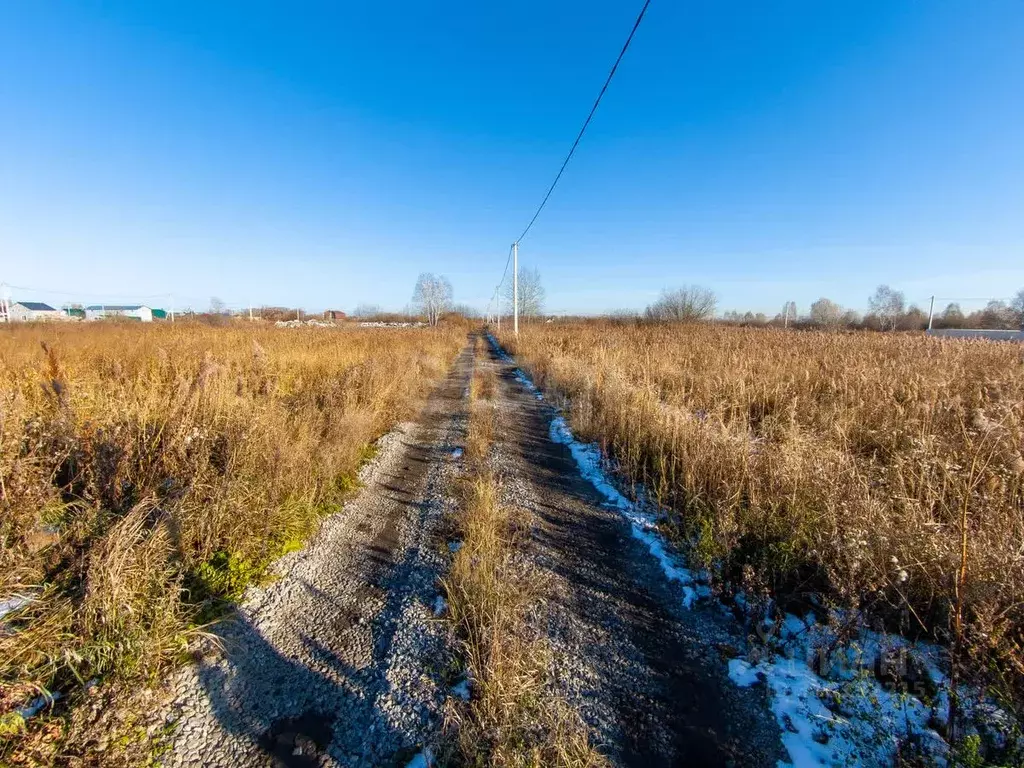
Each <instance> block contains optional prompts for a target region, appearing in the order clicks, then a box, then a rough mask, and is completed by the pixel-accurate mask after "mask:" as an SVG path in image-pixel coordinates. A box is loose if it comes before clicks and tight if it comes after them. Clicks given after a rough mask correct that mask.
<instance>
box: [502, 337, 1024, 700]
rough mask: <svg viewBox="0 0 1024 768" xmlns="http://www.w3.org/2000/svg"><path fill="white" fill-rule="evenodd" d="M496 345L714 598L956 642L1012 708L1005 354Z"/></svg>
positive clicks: (1014, 587) (1013, 609)
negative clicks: (614, 473)
mask: <svg viewBox="0 0 1024 768" xmlns="http://www.w3.org/2000/svg"><path fill="white" fill-rule="evenodd" d="M502 341H503V343H504V344H505V345H506V346H507V348H509V350H510V351H511V352H513V353H514V354H516V355H517V357H518V359H519V360H520V361H521V362H522V364H523V365H524V366H525V367H527V368H528V369H529V370H530V371H531V373H532V374H533V376H534V377H535V380H536V381H537V383H538V384H541V385H543V386H545V387H547V388H548V389H549V390H550V391H552V392H553V393H560V394H561V395H562V396H563V397H564V399H565V401H566V403H567V408H568V414H569V417H570V420H571V423H572V426H573V428H574V429H575V430H576V431H577V432H578V433H579V434H580V435H581V436H582V437H584V438H586V439H591V440H598V441H600V442H601V443H602V444H603V446H604V447H605V449H606V450H607V451H608V453H609V454H610V455H611V456H613V457H614V458H615V459H616V461H617V462H618V463H619V465H620V468H621V470H622V471H623V474H624V475H625V476H626V477H627V478H629V479H632V480H633V481H635V482H638V483H642V484H643V485H644V486H645V487H646V488H647V489H648V491H649V492H650V493H651V494H652V495H653V496H654V497H655V498H656V499H657V501H658V502H660V503H661V504H663V505H665V506H666V507H668V508H670V509H671V510H672V515H671V520H670V523H669V524H668V526H667V527H668V528H669V529H670V532H671V533H675V534H676V535H678V537H679V539H680V541H682V542H685V543H686V544H687V545H688V546H689V548H690V555H691V557H692V558H694V559H695V560H696V561H698V562H700V563H701V564H702V565H704V566H707V567H709V568H712V569H713V570H714V572H715V573H716V574H717V576H718V577H719V578H720V580H721V581H722V582H723V583H725V584H726V585H729V584H731V585H732V586H734V587H736V586H744V587H745V588H747V589H757V588H760V589H762V590H764V591H765V592H766V593H771V594H774V595H775V596H777V597H778V598H779V600H780V602H781V605H782V606H783V607H786V608H789V607H795V605H794V604H802V605H803V606H804V607H809V606H808V598H809V597H810V595H811V594H819V595H825V596H827V597H829V598H831V600H832V601H834V602H836V603H838V604H841V605H843V606H846V607H855V608H858V609H862V610H865V611H868V612H870V614H871V615H872V616H874V617H880V618H881V619H883V620H884V621H886V622H888V624H889V626H890V627H892V628H896V629H900V630H902V631H905V632H909V633H912V634H918V635H920V634H925V635H929V636H933V637H937V638H939V639H940V640H945V641H949V640H950V639H951V636H952V635H955V634H959V635H960V636H961V637H962V641H963V655H964V656H967V655H968V654H970V655H972V656H973V657H974V659H975V660H976V661H977V662H978V663H977V664H976V665H975V666H976V669H982V668H987V669H988V671H989V672H991V673H993V675H992V676H991V677H989V678H988V679H989V682H990V683H993V684H994V685H996V687H997V688H999V689H1001V690H1003V691H1013V692H1014V693H1015V697H1016V698H1017V700H1018V702H1019V701H1020V700H1021V693H1022V690H1024V662H1022V661H1021V659H1022V658H1024V654H1022V648H1024V550H1022V544H1021V543H1022V542H1024V459H1022V456H1021V450H1022V447H1024V443H1022V439H1024V365H1022V361H1024V357H1022V348H1021V347H1020V346H1019V345H1015V344H1004V343H994V342H984V341H970V342H967V341H960V340H938V339H932V338H927V337H924V336H920V335H910V334H899V335H897V334H872V333H860V334H839V333H833V334H829V333H793V332H788V333H787V332H785V331H781V330H771V329H739V328H723V327H714V326H668V325H662V326H657V325H643V324H613V323H593V322H592V323H575V324H559V325H549V326H530V327H527V328H526V329H525V330H523V331H522V332H521V333H520V336H519V338H518V339H515V338H513V337H512V336H511V335H506V336H504V337H503V338H502ZM958 614H960V615H962V618H963V623H962V632H960V633H957V632H956V631H955V630H956V624H957V615H958Z"/></svg>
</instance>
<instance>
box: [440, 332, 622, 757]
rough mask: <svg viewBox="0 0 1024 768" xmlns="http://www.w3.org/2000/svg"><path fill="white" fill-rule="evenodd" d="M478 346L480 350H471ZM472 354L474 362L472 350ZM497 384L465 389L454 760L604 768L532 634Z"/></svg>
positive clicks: (484, 374)
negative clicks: (461, 671) (460, 676)
mask: <svg viewBox="0 0 1024 768" xmlns="http://www.w3.org/2000/svg"><path fill="white" fill-rule="evenodd" d="M478 342H479V340H478ZM476 351H477V354H478V355H479V354H480V353H481V345H480V344H479V343H477V345H476ZM496 392H497V378H496V375H495V373H494V371H493V370H492V369H479V368H478V369H477V370H475V371H474V374H473V379H472V380H471V383H470V397H471V400H470V420H469V430H468V435H467V450H466V456H467V459H468V465H469V469H470V471H469V475H468V477H467V478H466V479H465V482H464V483H463V486H462V489H461V494H460V495H461V499H460V513H459V516H458V520H457V521H456V525H457V528H458V531H459V535H460V536H461V538H462V547H461V548H460V549H459V550H458V552H457V553H456V555H455V557H454V559H453V561H452V565H451V569H450V571H449V574H448V577H447V578H446V580H445V592H446V594H447V596H448V603H449V617H450V619H451V620H452V621H453V622H454V623H455V625H456V627H457V628H458V632H459V635H460V637H461V638H462V640H463V647H464V649H465V654H464V655H465V661H466V666H467V669H468V673H469V676H470V678H471V680H472V681H473V697H472V700H471V702H470V704H469V705H468V707H467V710H468V711H467V712H465V713H460V712H459V711H457V710H456V711H453V712H452V713H451V715H450V726H452V727H451V729H450V730H452V731H454V735H455V741H456V744H457V748H458V753H459V760H460V761H461V762H463V763H465V764H467V765H481V766H483V765H487V766H509V767H512V766H602V765H604V764H605V761H604V760H603V758H602V757H601V756H600V755H599V754H597V752H596V751H595V750H594V749H593V748H592V747H591V746H590V744H589V743H588V737H587V730H586V727H585V725H584V724H583V722H582V720H581V719H580V717H579V715H578V714H577V713H576V712H574V711H573V710H572V709H571V708H570V707H569V706H568V705H567V704H566V703H565V702H564V701H563V700H562V699H561V698H559V697H558V696H557V695H556V694H555V693H554V692H553V691H552V690H551V689H550V686H549V685H548V678H549V674H550V669H551V658H550V652H549V650H548V647H547V645H546V643H545V642H544V640H543V638H541V637H539V636H538V635H537V633H536V629H535V628H533V627H532V624H534V623H535V622H533V621H532V617H533V615H534V613H535V612H536V609H537V605H538V602H539V599H540V589H539V585H538V584H537V583H536V582H535V579H534V578H533V577H532V576H531V574H530V571H529V569H528V568H526V567H524V563H523V562H522V555H521V552H520V550H521V545H522V542H521V540H520V536H521V530H522V526H521V524H520V523H519V521H517V520H516V519H515V518H514V515H513V514H512V511H511V510H509V509H508V508H507V507H506V506H505V505H502V504H500V503H499V499H498V496H499V491H498V485H497V480H496V479H495V477H494V475H493V473H492V471H491V469H490V467H489V465H488V457H489V454H490V450H491V446H492V444H493V439H494V432H495V422H496V411H495V404H494V402H493V397H494V395H495V393H496Z"/></svg>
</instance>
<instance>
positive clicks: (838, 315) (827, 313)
mask: <svg viewBox="0 0 1024 768" xmlns="http://www.w3.org/2000/svg"><path fill="white" fill-rule="evenodd" d="M810 319H811V322H812V323H814V324H815V325H822V326H825V327H826V328H833V327H835V326H837V325H839V324H840V323H841V322H842V321H843V308H842V307H840V306H839V305H838V304H836V303H835V302H834V301H832V300H831V299H826V298H825V297H824V296H823V297H822V298H820V299H818V300H817V301H816V302H814V303H813V304H811V316H810Z"/></svg>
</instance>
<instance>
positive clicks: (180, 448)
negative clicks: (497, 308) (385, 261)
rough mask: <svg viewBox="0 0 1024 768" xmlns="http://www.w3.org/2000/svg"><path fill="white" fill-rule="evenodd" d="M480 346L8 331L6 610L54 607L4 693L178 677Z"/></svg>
mask: <svg viewBox="0 0 1024 768" xmlns="http://www.w3.org/2000/svg"><path fill="white" fill-rule="evenodd" d="M463 338H464V336H463V334H462V332H461V331H459V330H458V329H457V328H452V329H450V330H436V331H428V330H422V329H408V330H404V329H362V330H355V329H352V330H349V329H345V330H335V329H276V328H267V327H263V326H249V325H244V326H241V325H233V326H226V327H222V328H212V327H209V326H203V325H198V324H196V325H190V324H184V323H178V324H175V325H169V324H167V325H165V324H153V325H145V326H141V325H128V324H106V323H96V324H83V325H72V324H67V325H63V324H61V325H45V326H43V325H21V326H12V327H5V328H3V329H2V330H0V599H2V598H5V597H7V596H9V595H11V594H15V593H21V594H30V595H33V596H34V597H35V599H34V601H33V602H31V603H29V604H28V605H27V606H25V607H23V608H22V609H20V610H18V611H16V612H14V613H12V614H10V615H8V616H7V617H5V618H4V619H3V623H2V625H0V686H3V691H0V693H4V692H6V691H11V690H14V689H15V688H17V689H18V690H21V689H22V688H20V687H19V686H21V687H24V686H28V688H36V689H39V688H57V689H59V690H61V691H63V692H64V693H65V694H67V693H68V692H69V690H71V689H73V688H74V687H75V686H77V685H79V684H80V683H81V682H82V681H85V680H88V679H90V678H92V677H94V676H97V675H101V676H104V675H105V676H107V679H111V680H137V679H149V678H152V677H153V676H154V675H157V674H158V673H159V672H160V671H162V670H163V669H165V668H166V666H167V664H168V662H169V661H170V660H172V659H173V658H175V656H176V653H177V652H178V650H179V649H181V647H182V645H183V640H184V638H185V637H186V636H187V633H188V632H189V631H190V629H189V628H190V626H194V625H195V624H196V623H201V622H203V621H206V620H209V619H210V618H212V617H214V616H216V615H217V613H218V611H220V610H223V608H222V606H224V605H225V603H226V601H230V600H231V599H234V598H237V597H238V596H239V595H240V594H241V592H242V591H243V590H244V588H245V586H246V585H247V584H249V583H251V582H252V581H253V580H255V579H258V578H260V577H261V574H262V573H263V572H264V571H265V569H266V567H267V565H268V564H269V563H270V562H271V561H272V560H273V559H274V558H276V557H277V556H279V555H280V554H282V553H283V552H285V551H288V550H290V549H293V548H296V547H297V546H299V544H300V542H301V540H302V539H303V538H304V537H306V536H307V535H308V534H309V533H310V532H311V531H312V530H313V528H314V526H315V525H316V523H317V521H318V519H319V518H320V517H321V516H322V515H323V514H325V513H329V512H332V511H334V510H336V509H338V504H339V502H340V501H341V500H342V499H343V498H344V497H345V495H346V494H347V493H349V492H351V490H352V488H353V487H354V485H355V480H354V478H355V474H354V473H355V470H356V469H357V467H358V465H359V463H360V461H361V460H363V459H364V458H365V457H366V456H367V455H368V453H367V446H368V444H369V443H370V442H371V441H372V440H374V439H375V438H377V437H378V436H380V435H381V434H382V433H383V432H385V431H387V430H388V429H389V428H390V427H391V426H392V425H393V424H394V423H395V422H396V421H397V420H399V419H402V418H405V417H408V416H410V415H412V414H413V413H414V410H415V409H416V408H417V403H418V401H419V399H420V398H421V397H422V396H423V395H424V394H425V393H426V391H427V390H428V388H429V387H430V386H432V384H433V382H435V381H436V380H437V379H439V378H440V376H441V375H442V374H443V373H444V372H445V371H446V370H447V368H448V366H449V364H450V361H451V360H452V359H453V358H454V356H455V354H456V352H457V351H458V349H459V348H460V346H461V344H462V339H463ZM7 698H8V697H6V696H0V699H2V700H5V701H6V700H7ZM0 714H2V713H0ZM8 748H9V749H10V747H8ZM0 755H2V753H0Z"/></svg>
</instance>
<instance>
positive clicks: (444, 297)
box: [412, 272, 452, 326]
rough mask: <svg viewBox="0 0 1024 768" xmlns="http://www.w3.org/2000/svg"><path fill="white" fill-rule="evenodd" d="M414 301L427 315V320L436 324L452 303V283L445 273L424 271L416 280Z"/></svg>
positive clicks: (432, 324)
mask: <svg viewBox="0 0 1024 768" xmlns="http://www.w3.org/2000/svg"><path fill="white" fill-rule="evenodd" d="M412 302H413V304H415V305H416V306H417V307H419V309H420V311H421V312H423V314H425V315H426V316H427V322H428V323H429V324H430V325H431V326H436V325H437V323H438V321H439V320H440V319H441V316H442V315H443V314H444V313H445V312H446V311H447V310H448V308H449V307H450V306H451V304H452V284H451V283H450V282H449V281H448V278H447V277H445V276H444V275H435V274H433V273H431V272H424V273H423V274H421V275H420V276H419V279H418V280H417V281H416V289H415V290H414V291H413V294H412Z"/></svg>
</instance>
